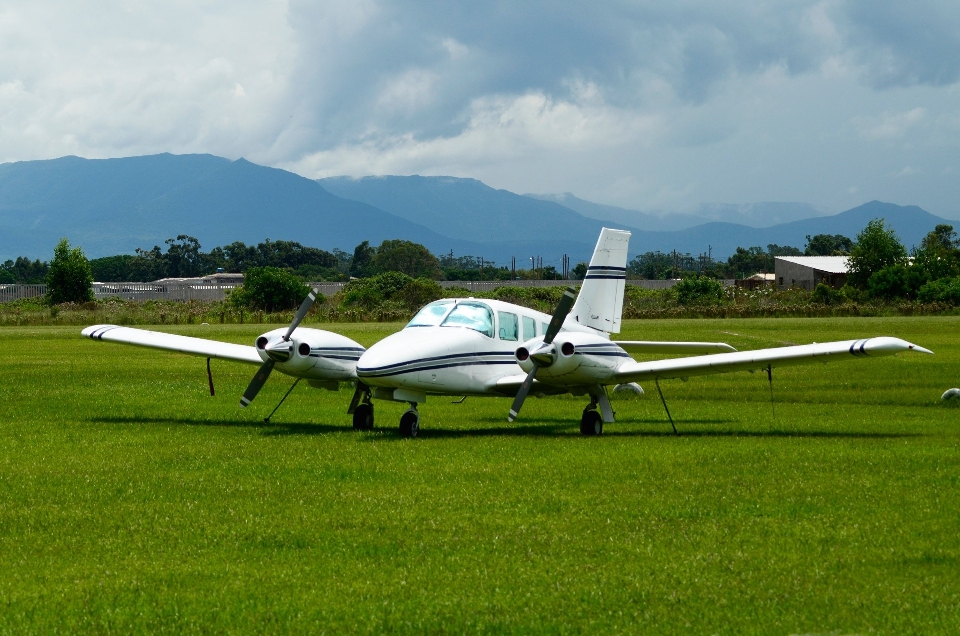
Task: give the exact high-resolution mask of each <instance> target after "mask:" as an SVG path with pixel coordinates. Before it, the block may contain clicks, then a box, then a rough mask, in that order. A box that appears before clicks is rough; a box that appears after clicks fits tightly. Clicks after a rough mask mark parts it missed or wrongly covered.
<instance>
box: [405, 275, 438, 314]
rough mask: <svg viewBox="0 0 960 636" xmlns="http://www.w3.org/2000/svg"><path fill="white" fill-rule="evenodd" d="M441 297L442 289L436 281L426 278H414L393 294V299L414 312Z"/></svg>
mask: <svg viewBox="0 0 960 636" xmlns="http://www.w3.org/2000/svg"><path fill="white" fill-rule="evenodd" d="M442 296H443V288H442V287H440V285H438V284H437V282H436V281H433V280H430V279H428V278H415V279H413V280H412V281H410V282H409V283H407V284H406V285H404V286H403V288H401V289H400V291H398V292H397V293H396V294H394V297H393V298H394V300H397V301H399V302H400V303H402V304H403V305H404V306H406V307H407V308H408V309H410V310H415V309H419V308H420V307H423V306H424V305H426V304H427V303H431V302H433V301H435V300H437V299H438V298H441V297H442Z"/></svg>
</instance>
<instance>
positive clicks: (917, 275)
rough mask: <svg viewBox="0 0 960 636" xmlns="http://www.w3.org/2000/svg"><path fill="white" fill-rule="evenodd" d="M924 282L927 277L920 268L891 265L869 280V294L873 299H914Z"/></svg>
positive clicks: (875, 273) (874, 274)
mask: <svg viewBox="0 0 960 636" xmlns="http://www.w3.org/2000/svg"><path fill="white" fill-rule="evenodd" d="M924 282H925V277H924V275H923V273H922V272H921V271H920V270H919V269H918V268H914V267H906V266H904V265H900V264H897V265H890V266H887V267H884V268H883V269H881V270H880V271H878V272H874V273H873V274H872V275H871V276H870V278H869V279H867V292H868V293H869V295H870V296H871V297H872V298H886V299H895V298H913V297H914V296H915V295H916V293H917V290H918V289H919V288H920V287H921V286H922V285H923V284H924Z"/></svg>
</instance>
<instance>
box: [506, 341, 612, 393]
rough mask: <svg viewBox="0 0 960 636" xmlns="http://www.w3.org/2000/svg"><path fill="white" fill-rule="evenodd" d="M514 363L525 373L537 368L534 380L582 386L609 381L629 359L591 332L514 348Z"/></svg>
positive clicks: (528, 343)
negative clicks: (515, 360) (515, 359)
mask: <svg viewBox="0 0 960 636" xmlns="http://www.w3.org/2000/svg"><path fill="white" fill-rule="evenodd" d="M515 355H516V358H517V363H518V364H519V365H520V368H522V369H523V370H524V371H526V372H528V373H529V372H530V370H531V369H532V368H533V367H534V365H536V366H537V367H539V369H538V370H537V380H539V381H541V382H546V383H548V384H559V385H564V386H566V385H569V386H581V385H585V384H596V383H598V382H604V381H606V380H608V379H609V378H610V377H611V376H612V374H613V372H614V371H615V370H616V368H617V367H618V366H619V365H620V364H621V363H622V362H623V361H624V359H629V358H630V356H629V354H627V353H626V352H625V351H624V350H623V349H621V348H620V347H618V346H617V345H616V344H614V343H612V342H610V341H609V340H608V339H606V338H603V337H601V336H597V335H594V334H591V333H579V332H566V331H564V332H561V333H559V334H557V337H556V338H555V339H554V340H553V342H552V343H550V344H549V345H545V344H544V343H543V339H542V338H537V339H533V340H529V341H527V342H525V343H523V345H522V346H520V347H518V348H517V351H516V354H515Z"/></svg>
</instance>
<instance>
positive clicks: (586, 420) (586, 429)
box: [580, 410, 603, 435]
mask: <svg viewBox="0 0 960 636" xmlns="http://www.w3.org/2000/svg"><path fill="white" fill-rule="evenodd" d="M602 432H603V418H602V417H600V413H599V412H597V411H591V410H587V411H584V412H583V417H581V418H580V434H581V435H599V434H600V433H602Z"/></svg>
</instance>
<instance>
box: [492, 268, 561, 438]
mask: <svg viewBox="0 0 960 636" xmlns="http://www.w3.org/2000/svg"><path fill="white" fill-rule="evenodd" d="M576 299H577V292H576V291H575V290H574V289H573V287H567V289H566V291H564V292H563V297H562V298H561V299H560V302H559V303H557V308H556V309H555V310H554V311H553V317H552V318H551V319H550V324H549V325H548V326H547V333H545V334H544V335H543V344H541V345H540V346H538V347H537V348H536V349H535V350H533V351H531V352H530V362H532V363H533V368H532V369H530V373H528V374H527V377H526V378H525V379H524V381H523V384H521V385H520V390H519V391H517V397H515V398H513V405H512V406H511V407H510V415H508V416H507V421H508V422H512V421H513V420H515V419H517V414H518V413H520V407H521V406H523V401H524V400H526V399H527V394H528V393H530V387H531V386H533V380H534V378H536V377H537V369H539V368H540V366H541V365H542V366H550V364H551V363H552V362H553V360H554V359H555V358H556V352H555V351H553V350H552V345H553V339H554V338H556V337H557V334H558V333H560V328H561V327H563V321H564V319H566V317H567V314H569V313H570V310H571V309H573V303H574V301H576Z"/></svg>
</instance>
